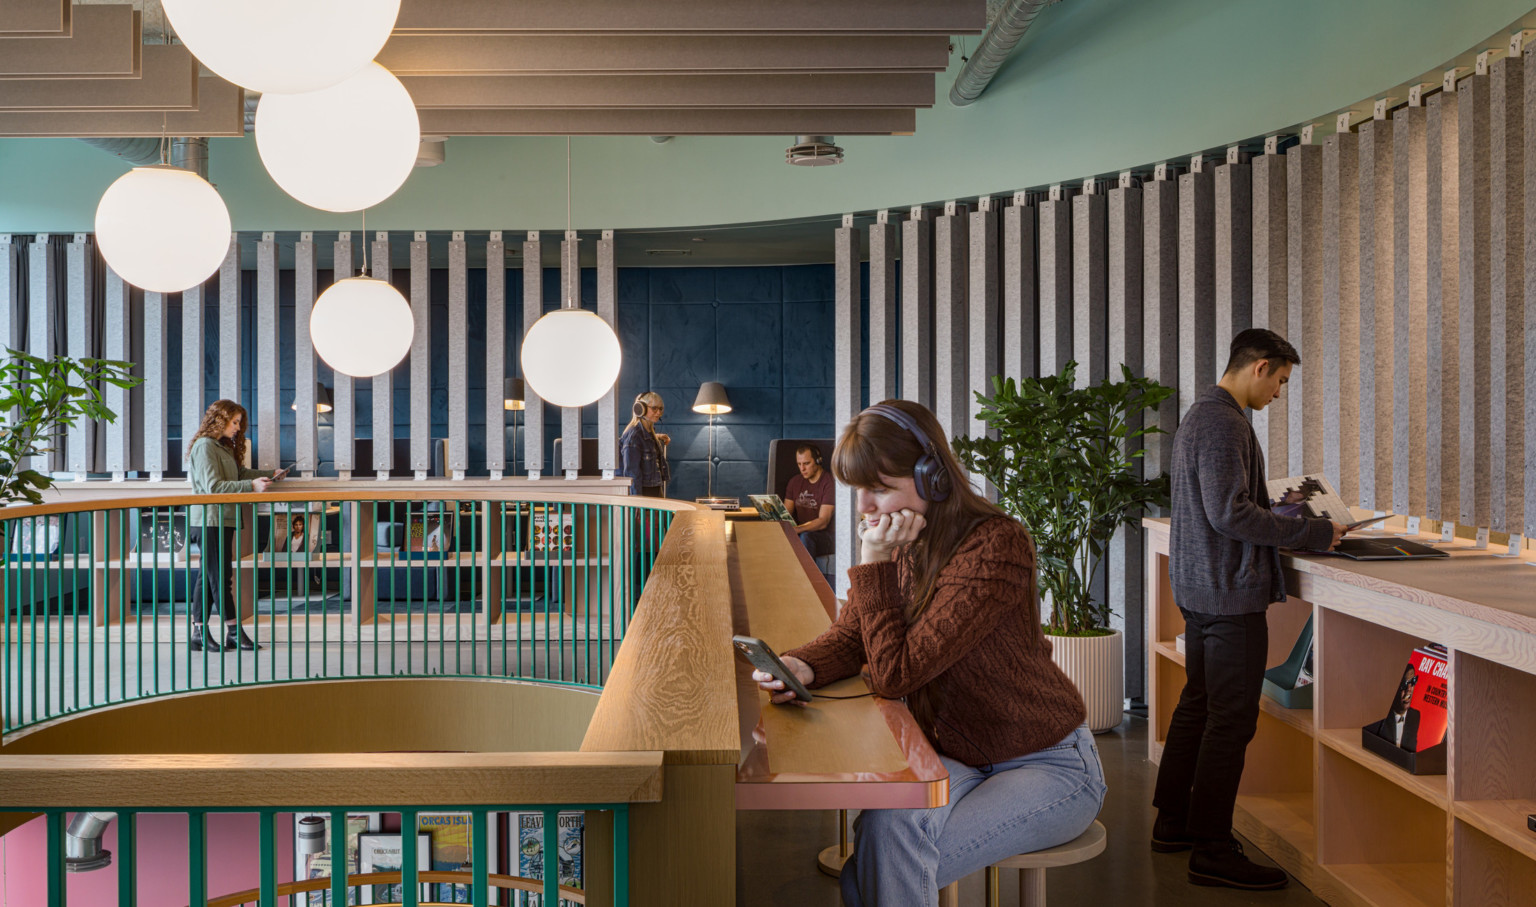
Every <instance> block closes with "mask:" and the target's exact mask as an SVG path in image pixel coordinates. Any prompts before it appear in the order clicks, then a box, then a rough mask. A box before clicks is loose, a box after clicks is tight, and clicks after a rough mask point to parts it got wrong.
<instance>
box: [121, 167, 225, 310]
mask: <svg viewBox="0 0 1536 907" xmlns="http://www.w3.org/2000/svg"><path fill="white" fill-rule="evenodd" d="M229 242H230V220H229V208H228V207H226V206H225V204H224V199H223V198H221V197H220V196H219V193H218V192H217V191H216V190H215V189H214V188H213V187H212V186H211V185H209V184H208V181H207V180H205V179H203V178H202V177H200V176H198V175H197V174H196V173H193V172H192V171H190V170H183V169H181V168H180V167H171V166H169V165H166V164H159V165H152V166H149V167H135V168H133V169H132V170H130V171H128V172H127V173H125V174H123V175H122V176H120V177H118V178H117V180H116V181H115V182H113V183H112V185H110V186H108V187H107V191H106V192H103V193H102V195H101V201H100V203H98V204H97V206H96V244H97V246H98V247H99V248H100V249H101V257H102V258H104V259H106V262H107V264H108V266H110V267H111V268H112V270H113V271H114V272H115V273H116V274H117V275H118V276H119V277H121V278H123V279H124V280H126V281H128V282H129V283H130V284H133V285H134V286H136V287H138V288H139V289H141V290H149V291H150V292H153V293H176V292H180V291H181V290H185V289H187V288H188V287H195V286H197V285H198V284H200V283H202V282H203V281H205V280H207V279H208V278H209V277H211V276H212V275H213V272H215V271H217V270H218V269H219V265H220V264H221V263H223V261H224V257H225V256H226V255H227V254H228V253H229Z"/></svg>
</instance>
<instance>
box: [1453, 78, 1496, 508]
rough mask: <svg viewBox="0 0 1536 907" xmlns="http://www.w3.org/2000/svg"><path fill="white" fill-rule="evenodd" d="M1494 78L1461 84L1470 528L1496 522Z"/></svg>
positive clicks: (1464, 492)
mask: <svg viewBox="0 0 1536 907" xmlns="http://www.w3.org/2000/svg"><path fill="white" fill-rule="evenodd" d="M1488 83H1489V77H1488V76H1479V75H1471V76H1468V77H1467V78H1465V79H1462V80H1461V81H1460V82H1459V83H1457V85H1456V107H1457V138H1458V143H1459V146H1460V147H1459V150H1460V166H1459V167H1458V169H1457V173H1458V178H1459V182H1460V197H1459V202H1460V205H1461V222H1460V228H1461V271H1460V281H1459V286H1460V291H1461V292H1460V295H1461V308H1460V311H1459V313H1458V314H1459V315H1460V318H1461V326H1460V327H1461V329H1460V332H1459V340H1460V342H1461V358H1460V363H1459V365H1460V370H1461V411H1460V413H1461V455H1460V461H1461V518H1460V519H1459V520H1458V521H1457V522H1460V523H1463V524H1465V525H1469V526H1487V525H1489V524H1490V523H1491V522H1492V521H1493V520H1492V517H1493V499H1492V494H1491V492H1492V488H1493V485H1492V483H1491V482H1490V481H1489V475H1488V470H1489V467H1490V460H1491V453H1492V449H1491V448H1492V445H1491V444H1490V443H1489V437H1490V430H1491V426H1490V425H1489V422H1488V416H1489V411H1490V401H1489V399H1488V397H1489V382H1488V358H1489V353H1490V351H1489V346H1490V339H1489V336H1488V332H1489V330H1490V329H1491V327H1492V324H1491V318H1490V316H1491V314H1492V308H1493V307H1492V305H1491V304H1490V301H1489V298H1488V294H1489V292H1490V288H1489V272H1488V264H1489V262H1488V253H1489V237H1488V233H1489V222H1488V210H1489V200H1488V170H1489V151H1490V149H1489V144H1488V143H1489V134H1488V127H1489V118H1490V111H1489V84H1488Z"/></svg>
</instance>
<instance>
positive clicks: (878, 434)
mask: <svg viewBox="0 0 1536 907" xmlns="http://www.w3.org/2000/svg"><path fill="white" fill-rule="evenodd" d="M880 405H881V406H891V407H895V408H896V409H899V410H901V411H902V412H903V413H905V414H906V415H907V417H908V418H910V419H911V420H912V421H913V422H915V423H917V427H918V428H921V429H922V430H923V434H925V435H927V436H928V439H929V441H931V442H932V443H933V453H934V454H935V455H936V456H937V457H938V458H939V460H940V461H942V462H943V464H944V468H945V470H946V471H947V472H948V473H949V487H950V492H949V497H947V498H945V499H944V500H942V501H929V502H928V512H927V514H925V516H924V518H925V520H926V522H927V524H928V525H927V528H926V529H924V530H923V533H922V535H920V536H918V538H917V541H915V542H913V543H912V544H911V545H908V546H907V550H906V551H905V552H904V553H903V554H902V555H901V556H902V557H905V558H907V559H908V564H909V565H910V567H911V575H912V588H911V590H910V592H909V594H908V597H907V610H906V616H907V622H908V623H911V622H913V621H915V620H917V618H918V616H919V615H921V614H922V613H923V610H924V609H926V608H927V607H928V603H929V601H931V600H932V599H933V591H934V587H935V586H936V585H937V583H938V578H939V572H940V571H942V570H943V569H944V567H945V565H946V564H948V563H949V560H950V558H952V557H954V555H955V552H956V551H958V550H959V549H960V545H961V544H962V543H963V542H964V541H965V538H966V536H968V535H970V534H971V530H972V529H974V528H976V526H977V524H979V523H981V522H982V521H984V520H989V519H992V518H993V517H999V516H1007V515H1008V514H1007V513H1005V512H1004V511H1003V509H1002V508H1000V507H998V506H997V505H995V504H992V503H990V502H989V501H987V499H986V498H984V497H982V496H981V495H979V494H977V493H976V492H975V491H973V490H972V489H971V486H970V483H969V482H968V481H967V480H966V475H965V471H964V470H963V469H962V468H961V466H960V461H959V460H958V459H956V457H955V453H954V451H952V450H950V447H949V439H948V438H947V437H945V435H944V429H943V428H942V427H941V426H940V425H939V420H938V419H936V418H934V416H933V413H931V412H929V411H928V408H927V407H925V406H923V405H922V404H921V403H914V402H912V401H911V400H884V401H881V403H880ZM925 452H926V451H925V450H924V448H923V445H922V443H921V442H919V441H918V440H917V437H916V436H915V435H913V434H912V432H910V431H907V430H906V429H905V428H903V427H901V426H900V425H897V424H896V423H895V422H893V421H891V420H890V419H888V418H886V417H885V416H881V415H878V414H875V413H871V412H869V411H867V410H866V411H865V412H862V413H859V414H858V415H857V416H854V417H853V419H852V420H851V421H850V422H849V423H848V425H847V426H846V427H845V428H844V429H843V435H842V437H841V438H839V439H838V442H837V449H836V450H834V451H833V452H832V475H833V476H835V477H836V478H837V480H838V481H839V482H841V483H843V484H844V485H852V486H854V487H855V488H876V487H879V486H880V485H881V484H882V483H881V480H880V476H881V475H882V474H883V475H887V476H891V477H892V478H902V477H904V476H910V475H912V473H913V469H914V467H915V466H916V465H917V461H918V460H919V459H920V458H921V457H922V456H923V454H924V453H925ZM1019 531H1020V532H1023V531H1024V527H1022V526H1020V527H1019Z"/></svg>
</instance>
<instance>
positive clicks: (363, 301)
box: [309, 277, 416, 378]
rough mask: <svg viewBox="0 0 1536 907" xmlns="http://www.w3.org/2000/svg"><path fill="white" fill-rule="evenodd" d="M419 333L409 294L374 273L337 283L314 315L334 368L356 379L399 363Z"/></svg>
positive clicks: (321, 348)
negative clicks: (374, 276) (405, 294)
mask: <svg viewBox="0 0 1536 907" xmlns="http://www.w3.org/2000/svg"><path fill="white" fill-rule="evenodd" d="M415 335H416V323H415V321H414V320H412V318H411V306H410V304H409V303H407V302H406V301H405V297H404V296H401V295H400V291H399V290H397V289H395V288H394V287H392V286H390V285H389V284H387V283H385V282H384V281H382V280H378V279H376V278H373V277H348V278H347V279H345V280H338V281H337V282H335V283H333V284H331V286H330V289H328V290H326V291H325V292H324V293H321V294H320V298H319V299H316V300H315V307H314V309H313V310H312V311H311V312H310V314H309V338H310V339H311V340H313V341H314V344H315V352H316V353H319V354H320V358H321V359H324V360H325V362H326V364H327V365H329V366H330V367H331V368H333V369H335V370H336V371H338V372H341V373H342V374H343V375H351V376H352V377H354V378H371V377H373V376H374V375H380V374H383V373H384V372H387V371H389V370H390V369H392V368H394V367H395V366H396V365H399V364H400V360H402V359H404V358H405V354H406V353H409V352H410V351H411V339H412V338H413V337H414V336H415Z"/></svg>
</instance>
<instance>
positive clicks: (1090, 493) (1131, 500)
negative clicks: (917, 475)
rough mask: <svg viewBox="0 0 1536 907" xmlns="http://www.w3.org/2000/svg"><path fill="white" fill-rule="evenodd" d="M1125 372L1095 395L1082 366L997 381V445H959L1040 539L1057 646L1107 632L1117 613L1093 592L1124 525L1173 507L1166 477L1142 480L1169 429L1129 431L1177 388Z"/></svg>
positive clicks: (988, 403) (986, 440) (987, 406)
mask: <svg viewBox="0 0 1536 907" xmlns="http://www.w3.org/2000/svg"><path fill="white" fill-rule="evenodd" d="M1121 371H1122V373H1123V377H1122V378H1121V380H1119V381H1111V380H1108V379H1106V380H1105V381H1103V382H1101V383H1099V384H1095V385H1090V386H1087V387H1075V386H1074V385H1075V382H1076V377H1077V363H1076V362H1068V363H1067V365H1066V367H1065V368H1063V369H1062V370H1061V374H1059V375H1054V376H1050V377H1045V378H1026V379H1025V380H1023V381H1021V382H1015V381H1014V380H1013V379H1012V378H1009V379H1007V380H1004V379H1002V378H993V379H992V387H993V389H994V391H995V393H994V394H993V395H992V396H991V397H987V396H984V395H983V394H981V393H980V392H977V394H976V399H977V401H978V402H980V404H981V406H982V409H981V412H980V414H979V415H980V418H981V420H982V421H983V422H985V423H986V424H987V425H988V427H989V428H991V429H992V430H993V431H995V432H996V435H997V437H996V438H993V437H979V438H970V437H961V438H956V439H955V442H954V448H955V453H956V454H957V455H958V456H959V457H960V461H961V462H962V463H964V464H965V467H966V469H969V470H970V471H972V472H975V473H978V474H980V475H982V476H985V477H986V478H987V481H989V482H991V483H992V485H993V486H994V487H995V488H997V491H998V503H999V504H1000V505H1001V506H1002V507H1003V509H1004V510H1007V511H1008V512H1009V513H1011V514H1013V515H1014V516H1016V517H1018V518H1019V520H1020V522H1022V523H1023V524H1024V526H1025V527H1026V528H1027V529H1028V530H1029V532H1030V535H1031V536H1033V537H1034V540H1035V548H1036V560H1037V562H1038V568H1039V576H1040V587H1041V589H1043V590H1044V591H1045V592H1046V593H1048V594H1049V596H1050V600H1051V616H1050V620H1049V622H1048V623H1047V624H1046V632H1047V633H1050V634H1052V635H1055V636H1092V635H1100V634H1103V633H1107V632H1109V631H1108V630H1106V629H1104V628H1105V627H1107V626H1108V624H1109V605H1108V603H1107V602H1095V601H1094V600H1093V597H1092V594H1091V591H1090V590H1091V589H1092V588H1093V580H1094V574H1095V573H1096V572H1097V571H1098V570H1099V569H1100V565H1101V563H1102V561H1103V555H1104V554H1105V553H1106V552H1107V551H1108V550H1109V544H1110V541H1111V540H1112V539H1113V538H1114V535H1115V531H1116V530H1117V529H1118V528H1119V527H1120V526H1121V525H1125V524H1133V523H1135V522H1136V521H1137V520H1138V519H1139V518H1140V516H1141V512H1142V508H1144V507H1146V506H1148V505H1158V506H1166V505H1167V503H1168V477H1167V476H1166V475H1162V476H1157V477H1156V478H1151V479H1143V478H1141V477H1140V476H1138V475H1137V474H1136V471H1135V461H1136V460H1137V459H1139V458H1141V457H1142V456H1143V454H1144V453H1145V448H1144V447H1143V445H1142V438H1143V437H1144V436H1146V435H1149V434H1154V433H1159V434H1160V433H1161V429H1158V428H1157V427H1155V426H1152V427H1145V424H1144V423H1143V427H1138V428H1132V427H1131V424H1130V423H1131V417H1132V416H1133V415H1135V414H1138V413H1141V412H1143V411H1144V410H1147V409H1151V408H1154V407H1156V406H1157V405H1158V404H1159V403H1161V402H1162V401H1163V400H1165V399H1167V398H1168V396H1169V395H1170V394H1172V393H1173V388H1169V387H1165V386H1163V385H1161V384H1159V383H1157V382H1156V381H1154V380H1152V379H1150V378H1137V377H1135V376H1133V375H1132V374H1131V370H1130V369H1128V368H1125V367H1124V366H1121Z"/></svg>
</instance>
